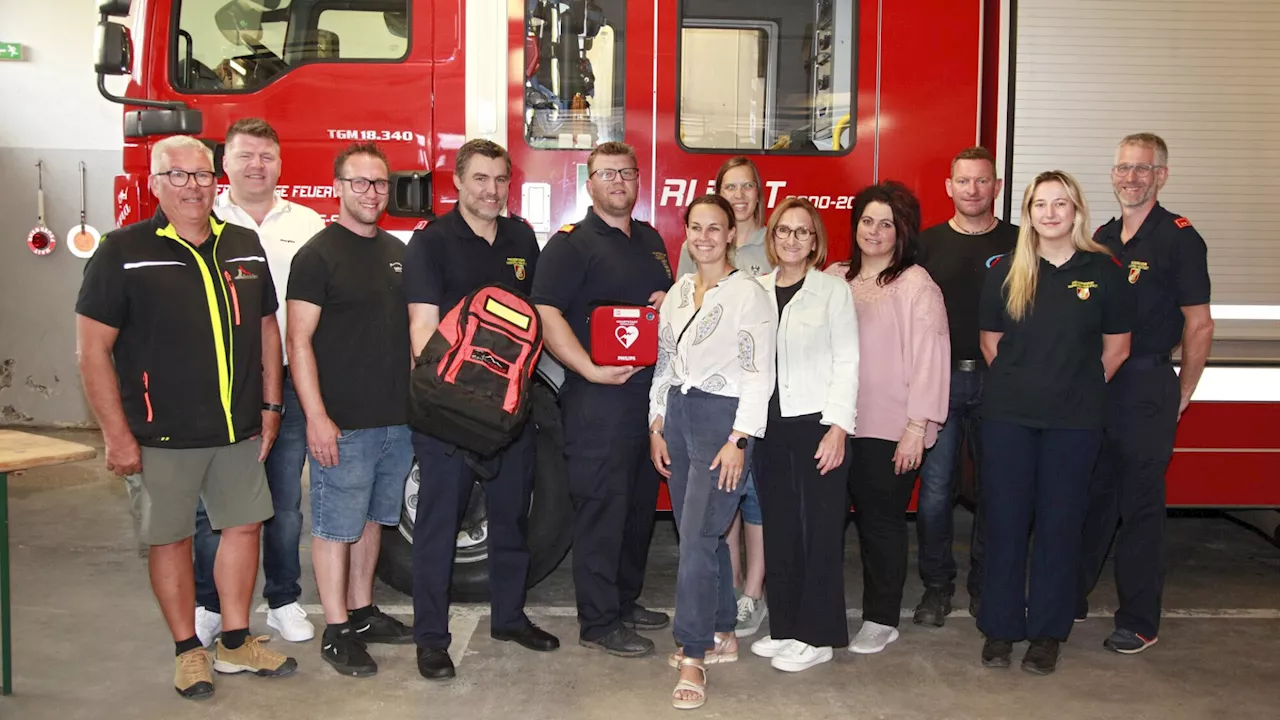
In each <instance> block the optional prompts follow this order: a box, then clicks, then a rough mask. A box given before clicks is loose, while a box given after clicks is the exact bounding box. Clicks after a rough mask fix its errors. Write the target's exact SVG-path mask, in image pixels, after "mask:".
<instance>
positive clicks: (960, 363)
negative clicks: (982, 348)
mask: <svg viewBox="0 0 1280 720" xmlns="http://www.w3.org/2000/svg"><path fill="white" fill-rule="evenodd" d="M980 369H982V368H981V366H980V365H979V364H978V361H977V360H957V361H956V370H957V371H958V372H977V371H978V370H980Z"/></svg>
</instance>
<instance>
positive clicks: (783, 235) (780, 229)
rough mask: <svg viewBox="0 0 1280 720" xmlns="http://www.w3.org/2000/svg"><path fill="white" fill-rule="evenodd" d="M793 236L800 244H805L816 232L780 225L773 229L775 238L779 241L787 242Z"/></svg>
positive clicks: (805, 228)
mask: <svg viewBox="0 0 1280 720" xmlns="http://www.w3.org/2000/svg"><path fill="white" fill-rule="evenodd" d="M792 235H795V236H796V239H797V240H799V241H800V242H804V241H806V240H808V239H809V238H811V237H813V236H814V232H813V231H812V230H810V229H809V228H807V227H798V228H792V227H787V226H786V225H778V226H777V227H775V228H774V229H773V236H774V237H776V238H778V239H779V240H786V239H787V238H789V237H791V236H792Z"/></svg>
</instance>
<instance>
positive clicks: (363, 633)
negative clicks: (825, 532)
mask: <svg viewBox="0 0 1280 720" xmlns="http://www.w3.org/2000/svg"><path fill="white" fill-rule="evenodd" d="M351 628H352V630H354V631H355V633H356V635H358V636H359V637H360V641H361V642H364V643H385V644H388V645H408V644H410V643H412V642H413V628H410V627H408V626H406V625H405V624H404V623H402V622H400V621H399V620H397V619H395V618H393V617H391V616H390V615H388V614H386V613H384V612H382V611H381V610H379V609H378V606H377V605H374V606H373V613H372V614H371V615H369V616H368V617H365V618H363V619H361V620H356V619H355V618H352V619H351Z"/></svg>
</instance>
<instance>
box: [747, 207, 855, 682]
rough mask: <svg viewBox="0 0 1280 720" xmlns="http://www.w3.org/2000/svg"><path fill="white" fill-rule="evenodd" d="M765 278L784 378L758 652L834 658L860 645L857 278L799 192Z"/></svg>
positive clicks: (765, 486)
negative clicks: (833, 251) (850, 619)
mask: <svg viewBox="0 0 1280 720" xmlns="http://www.w3.org/2000/svg"><path fill="white" fill-rule="evenodd" d="M766 238H767V243H768V244H767V245H766V248H767V250H768V254H769V261H770V263H772V264H773V265H774V267H775V268H777V269H776V270H774V271H773V272H772V273H770V274H768V275H765V276H763V277H761V278H760V284H761V285H762V286H764V289H765V291H766V292H767V293H768V295H769V299H770V300H771V301H772V302H773V305H774V308H775V309H776V311H777V312H778V341H777V351H778V358H777V385H776V386H775V388H774V392H773V397H772V399H771V400H770V401H769V418H768V423H767V427H768V429H769V434H768V437H767V438H766V439H764V440H762V441H761V442H760V443H759V445H758V446H757V450H756V457H755V479H756V488H757V490H758V492H759V493H760V507H761V510H763V512H764V525H765V527H767V528H768V532H766V533H765V536H764V555H765V565H766V566H767V567H768V568H769V576H768V584H767V587H766V588H765V590H766V592H767V594H768V599H769V614H770V617H771V620H770V628H771V632H770V634H769V635H768V636H766V637H764V638H763V639H761V640H757V641H756V642H755V643H753V644H752V645H751V652H753V653H755V654H756V655H760V656H762V657H768V658H772V661H771V664H772V665H773V667H775V668H777V669H779V670H786V671H789V672H799V671H801V670H806V669H808V668H811V667H813V666H814V665H818V664H820V663H824V662H827V661H829V660H831V658H832V647H836V646H839V647H844V646H845V645H847V644H848V642H849V629H848V624H847V622H846V620H845V607H844V527H845V521H846V520H847V519H848V514H849V502H848V497H847V490H846V484H847V482H848V476H849V467H848V452H847V441H848V437H849V436H850V435H851V434H853V425H854V414H855V411H854V398H856V397H857V396H858V320H857V315H856V313H855V312H854V308H853V296H852V294H851V293H850V291H849V286H848V284H847V283H845V282H843V281H841V280H840V279H839V278H836V277H832V276H831V275H828V274H825V273H823V272H822V270H821V267H822V265H823V263H825V262H826V259H827V233H826V230H825V228H823V225H822V219H821V218H820V217H819V215H818V211H817V209H815V208H814V206H813V205H812V204H811V203H810V202H809V201H807V200H804V199H803V198H787V199H786V200H783V201H782V202H781V203H779V205H778V207H777V209H775V210H774V211H773V215H772V216H771V217H770V218H769V225H768V228H767V235H766Z"/></svg>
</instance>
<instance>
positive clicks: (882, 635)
mask: <svg viewBox="0 0 1280 720" xmlns="http://www.w3.org/2000/svg"><path fill="white" fill-rule="evenodd" d="M897 639H898V628H895V627H890V626H888V625H881V624H880V623H873V622H871V621H865V622H863V623H862V629H861V630H859V631H858V635H857V637H855V638H854V639H853V642H851V643H849V652H851V653H858V654H859V655H873V654H875V653H878V652H880V651H881V650H884V648H885V646H886V645H888V644H889V643H891V642H893V641H894V640H897Z"/></svg>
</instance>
